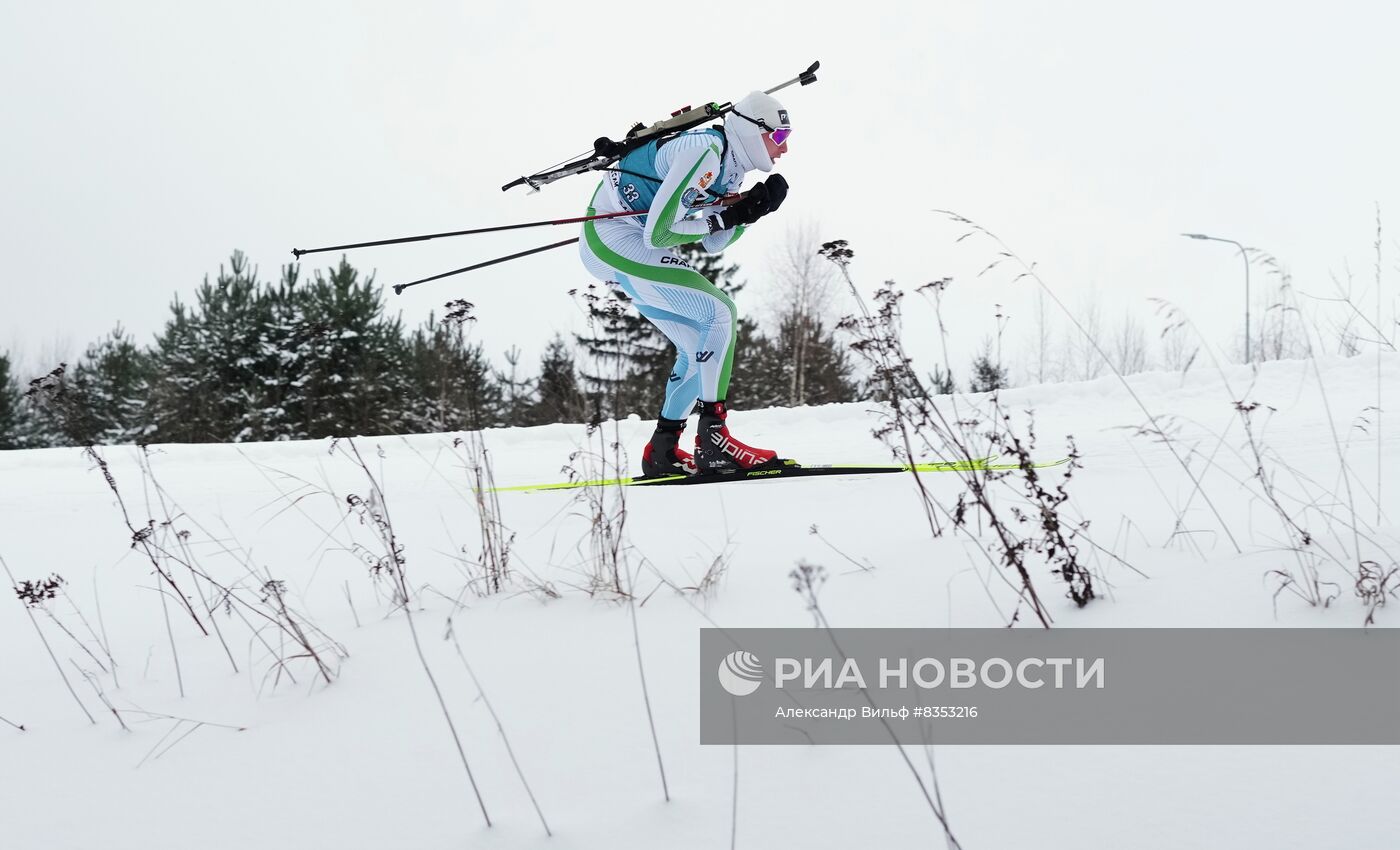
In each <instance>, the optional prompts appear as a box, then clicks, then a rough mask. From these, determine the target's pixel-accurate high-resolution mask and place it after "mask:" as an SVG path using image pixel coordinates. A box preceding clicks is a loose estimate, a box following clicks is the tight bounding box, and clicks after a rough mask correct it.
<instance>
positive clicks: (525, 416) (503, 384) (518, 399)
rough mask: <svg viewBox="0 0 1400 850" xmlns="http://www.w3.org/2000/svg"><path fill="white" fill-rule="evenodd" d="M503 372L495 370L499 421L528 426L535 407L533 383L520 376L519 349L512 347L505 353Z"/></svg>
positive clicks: (511, 424)
mask: <svg viewBox="0 0 1400 850" xmlns="http://www.w3.org/2000/svg"><path fill="white" fill-rule="evenodd" d="M505 361H506V366H507V367H509V368H507V369H504V370H496V384H497V385H498V386H499V387H500V388H501V421H502V423H503V424H505V425H510V426H514V425H529V424H531V423H530V422H529V421H528V420H529V418H530V412H531V411H532V410H533V409H534V407H535V381H534V380H532V379H530V378H522V377H521V376H520V348H519V347H518V346H514V345H512V346H511V347H510V349H509V350H507V351H506V353H505Z"/></svg>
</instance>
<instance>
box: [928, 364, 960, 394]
mask: <svg viewBox="0 0 1400 850" xmlns="http://www.w3.org/2000/svg"><path fill="white" fill-rule="evenodd" d="M928 382H929V389H931V390H933V394H934V395H952V394H953V393H955V392H957V391H958V385H957V384H956V383H954V381H953V373H952V371H951V370H948V369H944V368H943V367H942V366H939V365H935V366H934V367H933V372H931V373H930V374H929V376H928Z"/></svg>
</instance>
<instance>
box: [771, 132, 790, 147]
mask: <svg viewBox="0 0 1400 850" xmlns="http://www.w3.org/2000/svg"><path fill="white" fill-rule="evenodd" d="M791 135H792V128H791V127H779V128H778V129H776V130H772V131H770V132H769V133H768V138H770V139H772V140H773V144H774V145H775V146H776V147H782V146H783V145H784V144H785V143H786V142H787V140H788V136H791Z"/></svg>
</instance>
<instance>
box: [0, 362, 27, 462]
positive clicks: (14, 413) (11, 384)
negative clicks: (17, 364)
mask: <svg viewBox="0 0 1400 850" xmlns="http://www.w3.org/2000/svg"><path fill="white" fill-rule="evenodd" d="M23 416H24V397H23V396H22V395H20V391H19V384H17V383H16V382H15V379H14V376H13V375H11V374H10V356H9V355H8V354H6V353H3V352H0V450H4V449H22V448H25V447H26V446H25V444H24V440H23V436H22V429H23V421H22V419H23Z"/></svg>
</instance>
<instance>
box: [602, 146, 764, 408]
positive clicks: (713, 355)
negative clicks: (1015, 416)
mask: <svg viewBox="0 0 1400 850" xmlns="http://www.w3.org/2000/svg"><path fill="white" fill-rule="evenodd" d="M617 168H618V169H619V171H612V172H610V173H609V174H608V176H607V177H606V178H605V179H604V180H603V181H602V182H601V183H600V184H599V185H598V188H597V190H596V191H595V192H594V193H593V200H592V202H591V203H590V204H589V207H588V215H599V214H602V213H610V212H627V211H629V210H631V211H635V210H651V212H650V213H649V214H647V215H645V216H636V217H628V218H616V219H606V220H603V221H589V222H584V225H583V234H582V238H580V239H579V254H580V255H581V256H582V258H583V264H584V265H585V266H586V267H587V268H588V271H589V272H590V273H591V274H592V275H593V276H594V277H596V278H598V279H599V280H602V281H612V282H616V283H617V285H618V286H620V287H622V291H623V292H625V293H626V294H627V297H628V298H630V299H632V302H633V303H634V304H635V305H636V307H637V310H638V312H640V313H641V314H642V315H643V316H645V317H646V318H647V319H649V320H650V321H651V322H652V324H654V325H656V327H657V328H659V329H660V330H661V332H662V333H664V334H665V335H666V338H667V339H669V340H671V342H672V343H673V344H674V345H675V346H676V365H675V368H674V370H673V371H672V373H671V379H670V381H668V382H667V384H666V401H665V404H664V405H663V406H662V409H661V415H662V416H663V417H664V418H666V419H675V420H684V419H685V418H686V417H687V416H688V415H689V414H690V411H691V409H692V408H693V407H694V406H695V402H696V400H697V399H700V400H703V401H723V400H724V399H725V397H726V395H727V394H728V391H729V376H730V372H731V371H732V369H733V365H734V343H735V334H736V333H737V331H738V324H739V323H738V315H737V313H736V312H735V308H734V301H733V300H732V299H731V298H730V297H729V296H728V295H726V294H724V292H722V291H720V289H719V288H718V287H716V286H715V285H714V284H713V283H711V282H710V281H709V280H707V279H706V278H705V277H704V275H701V274H700V273H698V272H696V271H694V270H692V269H691V268H690V264H689V263H687V262H686V261H685V259H684V258H682V257H681V256H680V254H679V253H678V252H677V251H676V250H675V246H677V245H681V244H684V243H687V242H700V243H702V244H703V245H704V247H705V250H707V251H709V252H711V253H715V252H718V251H721V250H723V249H724V248H726V247H728V246H729V245H730V244H732V243H733V242H734V240H735V239H738V238H739V236H740V235H741V234H742V233H743V230H744V227H743V225H740V226H738V227H735V228H732V229H729V230H720V231H718V232H716V233H713V234H712V233H710V232H709V225H708V224H707V223H706V221H705V217H704V214H703V213H700V214H699V215H698V217H695V218H687V213H690V212H691V211H692V207H694V206H698V205H701V204H705V203H713V202H714V201H716V200H718V199H719V197H720V196H723V195H726V194H731V193H734V192H737V191H738V189H739V186H740V184H741V183H743V180H744V175H745V174H746V171H745V170H744V168H743V167H742V165H741V164H740V160H739V158H738V156H736V153H735V152H734V151H732V150H728V149H727V147H726V145H725V141H724V133H723V131H720V130H712V129H698V130H690V131H687V132H685V133H681V134H680V135H678V136H675V137H674V138H672V139H671V140H669V141H666V142H663V143H662V144H661V146H660V147H659V148H658V147H657V145H656V143H655V142H653V143H650V144H647V145H644V146H643V147H641V148H640V149H638V150H636V151H633V152H632V153H630V154H628V155H627V156H626V157H624V158H623V159H622V161H621V162H619V163H618V165H617Z"/></svg>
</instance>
